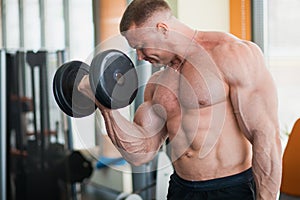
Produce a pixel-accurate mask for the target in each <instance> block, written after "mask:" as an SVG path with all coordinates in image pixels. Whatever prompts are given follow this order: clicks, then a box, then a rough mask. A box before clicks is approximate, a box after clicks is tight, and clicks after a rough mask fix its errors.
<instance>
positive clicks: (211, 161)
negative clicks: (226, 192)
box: [167, 100, 252, 181]
mask: <svg viewBox="0 0 300 200" xmlns="http://www.w3.org/2000/svg"><path fill="white" fill-rule="evenodd" d="M180 115H181V114H179V115H178V116H176V117H173V118H172V119H168V121H167V128H168V132H169V138H170V143H169V145H171V149H172V153H171V157H172V161H173V165H174V168H175V171H176V173H177V174H178V175H179V176H180V177H181V178H183V179H186V180H193V181H201V180H210V179H215V178H220V177H225V176H229V175H233V174H237V173H240V172H242V171H244V170H246V169H248V168H250V167H251V157H252V154H251V145H250V143H249V142H248V140H247V139H246V138H245V137H244V135H243V134H242V133H241V131H240V129H239V128H238V125H237V123H236V121H235V117H234V114H233V112H232V109H231V105H230V102H229V100H227V101H224V102H221V103H219V104H216V105H212V106H208V107H203V108H199V109H193V110H188V111H182V116H180Z"/></svg>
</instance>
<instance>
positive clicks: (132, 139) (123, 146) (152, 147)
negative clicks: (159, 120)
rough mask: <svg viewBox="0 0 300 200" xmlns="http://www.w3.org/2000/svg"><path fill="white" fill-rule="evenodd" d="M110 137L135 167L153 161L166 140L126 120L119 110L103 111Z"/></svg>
mask: <svg viewBox="0 0 300 200" xmlns="http://www.w3.org/2000/svg"><path fill="white" fill-rule="evenodd" d="M101 112H102V115H103V117H104V119H105V124H106V129H107V133H108V136H109V137H110V139H111V140H112V142H113V144H114V145H115V146H116V148H117V149H118V150H119V152H120V153H121V154H122V156H123V157H124V158H125V159H126V160H127V161H128V162H130V163H132V164H134V165H140V164H143V163H146V162H149V161H150V160H152V159H153V157H154V156H155V154H156V153H157V151H158V150H159V148H160V146H161V144H162V142H163V140H164V138H162V137H160V136H159V134H154V135H153V134H152V135H151V134H150V133H148V131H147V130H146V129H144V128H143V127H142V126H140V125H138V124H136V123H134V122H133V123H132V122H130V121H128V120H127V119H125V118H124V117H123V116H122V115H121V114H120V113H119V112H118V111H117V110H107V109H101Z"/></svg>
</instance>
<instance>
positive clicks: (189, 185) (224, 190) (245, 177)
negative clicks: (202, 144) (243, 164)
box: [167, 168, 256, 200]
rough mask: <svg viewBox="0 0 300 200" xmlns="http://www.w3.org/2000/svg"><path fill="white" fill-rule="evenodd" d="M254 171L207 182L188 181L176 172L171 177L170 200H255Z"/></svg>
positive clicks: (250, 170)
mask: <svg viewBox="0 0 300 200" xmlns="http://www.w3.org/2000/svg"><path fill="white" fill-rule="evenodd" d="M255 194H256V192H255V182H254V178H253V173H252V169H251V168H250V169H248V170H246V171H244V172H241V173H239V174H236V175H232V176H227V177H224V178H217V179H213V180H207V181H187V180H184V179H182V178H180V177H179V176H178V175H177V174H176V172H174V174H172V175H171V178H170V182H169V190H168V196H167V197H168V200H185V199H186V200H196V199H197V200H227V199H228V200H254V199H255Z"/></svg>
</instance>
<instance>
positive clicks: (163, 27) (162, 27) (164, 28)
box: [156, 22, 169, 37]
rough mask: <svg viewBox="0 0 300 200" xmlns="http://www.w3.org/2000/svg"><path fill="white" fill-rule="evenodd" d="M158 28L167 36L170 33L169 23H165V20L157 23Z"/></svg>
mask: <svg viewBox="0 0 300 200" xmlns="http://www.w3.org/2000/svg"><path fill="white" fill-rule="evenodd" d="M156 29H157V31H159V32H161V33H162V34H163V35H164V36H165V37H167V36H168V34H169V27H168V25H167V24H165V23H163V22H159V23H157V24H156Z"/></svg>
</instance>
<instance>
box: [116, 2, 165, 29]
mask: <svg viewBox="0 0 300 200" xmlns="http://www.w3.org/2000/svg"><path fill="white" fill-rule="evenodd" d="M161 13H164V14H165V15H166V16H165V17H170V16H171V9H170V7H169V5H168V4H167V2H166V1H164V0H133V1H132V2H131V3H130V4H129V5H128V7H127V9H126V10H125V12H124V14H123V17H122V20H121V23H120V32H121V34H122V33H124V32H126V31H128V30H129V28H130V27H131V26H135V27H140V26H141V25H143V24H144V23H145V22H147V21H148V20H150V19H151V18H152V17H153V15H154V14H155V15H158V14H161ZM167 15H168V16H167Z"/></svg>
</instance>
